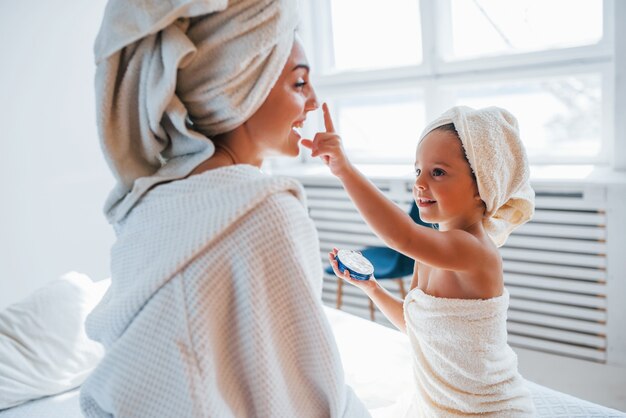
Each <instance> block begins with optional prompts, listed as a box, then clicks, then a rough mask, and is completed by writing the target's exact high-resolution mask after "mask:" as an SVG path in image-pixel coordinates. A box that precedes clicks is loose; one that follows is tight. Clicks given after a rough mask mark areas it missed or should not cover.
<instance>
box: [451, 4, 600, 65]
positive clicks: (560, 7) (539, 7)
mask: <svg viewBox="0 0 626 418" xmlns="http://www.w3.org/2000/svg"><path fill="white" fill-rule="evenodd" d="M451 27H452V51H451V52H452V57H451V58H452V59H465V58H476V57H482V56H488V55H502V54H514V53H520V52H530V51H541V50H548V49H554V48H568V47H574V46H581V45H589V44H594V43H596V42H598V41H599V40H600V39H601V38H602V0H576V1H573V0H517V1H502V0H472V1H470V0H451Z"/></svg>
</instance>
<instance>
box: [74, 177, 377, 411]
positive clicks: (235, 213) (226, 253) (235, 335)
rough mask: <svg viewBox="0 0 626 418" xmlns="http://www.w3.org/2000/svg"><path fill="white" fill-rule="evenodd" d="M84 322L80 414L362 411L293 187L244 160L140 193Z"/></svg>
mask: <svg viewBox="0 0 626 418" xmlns="http://www.w3.org/2000/svg"><path fill="white" fill-rule="evenodd" d="M115 226H116V231H117V234H118V239H117V242H116V243H115V245H114V247H113V249H112V254H111V256H112V261H111V268H112V284H111V288H110V290H109V292H108V293H107V295H106V296H105V298H104V299H103V301H102V302H101V304H100V305H98V307H97V308H96V309H95V310H94V312H93V313H92V314H91V315H90V317H89V318H88V320H87V325H86V327H87V333H88V335H89V336H90V337H91V338H93V339H95V340H97V341H100V342H102V343H103V344H104V346H105V347H106V349H107V354H106V356H105V357H104V359H103V360H102V362H101V363H100V365H99V366H98V367H97V369H96V370H95V371H94V373H93V374H92V375H91V376H90V377H89V378H88V380H87V381H86V382H85V383H84V384H83V386H82V390H81V407H82V409H83V412H84V413H85V415H87V416H90V417H95V416H97V417H100V416H110V415H114V416H119V417H217V418H228V417H366V416H369V414H368V412H367V410H366V409H365V407H364V406H363V404H362V403H361V402H360V401H359V399H358V398H356V396H355V395H354V393H353V391H352V390H351V389H350V388H349V387H347V386H346V385H345V382H344V376H343V369H342V365H341V362H340V358H339V353H338V351H337V348H336V345H335V341H334V338H333V335H332V333H331V329H330V326H329V324H328V322H327V320H326V317H325V315H324V313H323V310H322V305H321V290H322V266H321V262H320V257H319V242H318V238H317V232H316V230H315V228H314V225H313V223H312V221H311V220H310V218H309V217H308V216H307V213H306V210H305V207H304V197H303V190H302V187H301V186H300V185H299V183H297V182H296V181H294V180H291V179H286V178H278V177H271V176H268V175H265V174H263V173H261V172H260V171H259V170H258V169H257V168H255V167H252V166H247V165H239V166H233V167H225V168H219V169H216V170H211V171H207V172H205V173H203V174H200V175H196V176H192V177H189V178H187V179H185V180H180V181H174V182H171V183H168V184H165V185H161V186H159V187H157V188H155V189H153V190H151V191H150V192H149V193H148V194H147V195H146V196H144V197H143V198H142V200H141V201H140V202H139V203H138V204H137V206H136V207H135V208H134V209H133V210H132V211H131V212H130V214H129V215H128V216H127V217H126V218H124V219H123V220H122V221H121V222H120V223H118V224H116V225H115Z"/></svg>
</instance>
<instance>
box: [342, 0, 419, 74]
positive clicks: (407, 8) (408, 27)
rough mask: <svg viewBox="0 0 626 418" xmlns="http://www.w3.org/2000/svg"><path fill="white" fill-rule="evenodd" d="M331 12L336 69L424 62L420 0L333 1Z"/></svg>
mask: <svg viewBox="0 0 626 418" xmlns="http://www.w3.org/2000/svg"><path fill="white" fill-rule="evenodd" d="M381 6H382V7H381ZM331 14H332V31H333V39H334V52H335V53H334V69H335V70H337V71H345V70H355V69H373V68H385V67H401V66H406V65H417V64H419V63H421V62H422V34H421V29H420V26H421V25H420V11H419V0H387V1H385V2H384V4H383V3H380V2H363V1H358V0H341V1H332V2H331ZM383 14H384V18H381V17H383Z"/></svg>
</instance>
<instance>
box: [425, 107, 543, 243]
mask: <svg viewBox="0 0 626 418" xmlns="http://www.w3.org/2000/svg"><path fill="white" fill-rule="evenodd" d="M449 123H453V124H454V127H455V128H456V131H457V132H458V134H459V137H460V138H461V143H462V145H463V148H464V150H465V156H466V157H467V160H468V161H469V164H470V167H471V169H472V171H473V172H474V175H475V176H476V183H477V184H478V193H479V194H480V197H481V199H482V200H483V202H485V206H486V212H485V216H484V218H483V226H484V227H485V230H486V231H487V233H488V234H489V236H490V237H491V239H492V240H493V242H494V243H495V244H496V245H497V246H498V247H500V246H502V245H503V244H504V242H505V241H506V239H507V238H508V236H509V234H510V233H511V231H513V230H514V229H515V228H516V227H518V226H520V225H521V224H523V223H525V222H527V221H528V220H529V219H530V218H531V217H532V215H533V213H534V210H535V192H534V191H533V189H532V188H531V187H530V181H529V179H530V168H529V165H528V157H527V156H526V151H525V149H524V145H523V144H522V141H521V139H520V135H519V128H518V124H517V119H515V117H514V116H513V115H512V114H511V113H509V112H508V111H507V110H505V109H501V108H498V107H488V108H484V109H478V110H475V109H472V108H470V107H467V106H457V107H453V108H452V109H450V110H448V111H447V112H445V113H444V114H443V115H441V116H440V117H439V118H438V119H436V120H435V121H433V122H431V123H430V124H429V125H428V126H427V127H426V129H424V131H423V133H422V135H421V137H420V141H421V140H422V139H424V137H425V136H426V135H427V134H428V133H429V132H431V131H432V130H433V129H436V128H438V127H440V126H443V125H447V124H449Z"/></svg>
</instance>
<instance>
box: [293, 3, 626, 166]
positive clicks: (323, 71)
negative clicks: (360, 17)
mask: <svg viewBox="0 0 626 418" xmlns="http://www.w3.org/2000/svg"><path fill="white" fill-rule="evenodd" d="M330 1H331V0H316V1H315V2H309V1H307V2H305V4H304V6H305V7H303V8H302V9H303V12H304V13H303V19H302V22H301V26H300V31H299V32H300V36H301V38H302V39H303V42H304V44H305V48H306V49H307V52H308V53H309V59H310V61H311V63H312V73H311V80H312V82H313V85H314V86H315V88H316V90H317V93H318V97H320V98H321V99H322V100H326V101H328V102H329V104H331V105H332V101H333V100H334V98H335V97H344V96H345V95H348V94H351V93H355V94H358V93H359V92H362V91H372V92H375V93H381V92H384V91H385V90H386V89H390V90H401V89H403V88H404V89H407V90H409V89H416V88H417V89H421V90H422V96H423V98H424V105H425V108H426V119H427V120H432V119H434V118H436V117H437V116H438V115H439V114H441V112H443V111H444V110H445V109H446V107H447V105H446V104H445V103H439V101H438V100H437V98H438V97H441V95H440V94H438V93H439V92H440V91H441V90H445V89H446V88H449V87H450V86H454V85H459V84H471V83H480V82H485V81H487V80H489V81H494V82H499V81H506V80H507V79H520V78H521V79H534V78H537V77H541V76H544V75H545V76H558V75H570V74H585V73H596V74H600V76H601V77H602V87H601V89H602V119H603V120H602V121H601V122H600V123H601V124H602V126H603V129H602V135H601V138H600V141H601V143H600V147H601V151H600V153H599V154H598V155H597V156H595V157H592V158H584V159H581V158H567V159H563V160H561V161H558V162H557V164H566V165H570V164H578V165H579V164H592V165H610V166H612V167H616V168H617V167H621V168H623V169H626V155H624V154H625V153H626V144H624V142H625V139H626V138H625V137H626V132H624V128H626V126H624V127H623V128H622V125H625V124H624V123H623V122H622V121H619V124H620V126H619V127H618V126H617V124H618V121H617V119H619V118H616V117H615V115H617V114H622V113H619V110H624V106H625V103H624V102H625V101H626V99H624V98H623V97H620V95H619V94H617V93H616V90H618V91H624V89H625V86H624V85H625V84H626V81H623V77H625V76H626V74H624V69H623V68H618V67H617V62H618V60H621V61H623V60H624V58H623V57H624V56H625V55H626V51H624V50H625V48H626V39H620V38H619V37H618V36H616V32H619V33H621V34H623V33H624V32H625V30H624V28H623V27H620V26H619V25H616V22H620V21H626V6H624V4H619V2H617V4H616V2H615V0H603V6H602V7H603V36H602V39H601V40H600V41H599V42H598V43H596V44H594V45H586V46H581V47H572V48H565V49H553V50H547V51H536V52H524V53H520V54H511V55H500V56H494V57H485V58H479V59H465V60H455V61H445V60H444V58H443V55H444V51H443V49H442V48H441V47H440V45H442V44H443V42H444V38H443V36H445V34H446V33H450V31H446V28H445V24H446V22H445V19H440V18H439V16H441V15H442V13H444V11H445V8H446V7H450V0H420V17H421V25H422V43H423V44H422V48H423V51H422V57H423V60H422V63H421V64H420V65H416V66H407V67H399V68H389V69H375V70H369V71H361V70H359V71H343V72H331V71H330V70H329V69H330V68H331V64H332V56H333V50H332V22H331V19H330ZM448 16H449V15H448ZM435 22H437V24H435ZM447 24H449V22H448V23H447ZM622 38H624V37H623V36H622ZM620 57H621V58H620ZM620 77H621V78H620ZM622 96H623V95H622ZM331 111H332V106H331ZM317 119H318V120H317V123H316V125H317V126H318V127H319V126H323V124H320V122H321V117H318V118H317ZM311 125H312V124H309V126H308V127H307V129H305V135H306V134H308V135H311V136H312V135H314V133H315V132H314V131H315V130H314V129H313V127H312V126H311ZM616 133H619V135H616ZM617 151H621V152H617ZM303 154H306V153H303ZM616 154H617V155H616ZM301 162H304V163H312V162H313V160H312V159H311V158H310V157H307V156H306V155H304V156H303V157H302V158H301ZM361 163H364V164H367V163H370V162H369V161H361ZM371 163H387V164H404V161H399V160H398V161H378V160H376V161H371ZM532 164H533V165H543V164H551V165H554V164H555V161H554V158H552V157H551V158H545V159H541V158H539V159H533V161H532Z"/></svg>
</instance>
